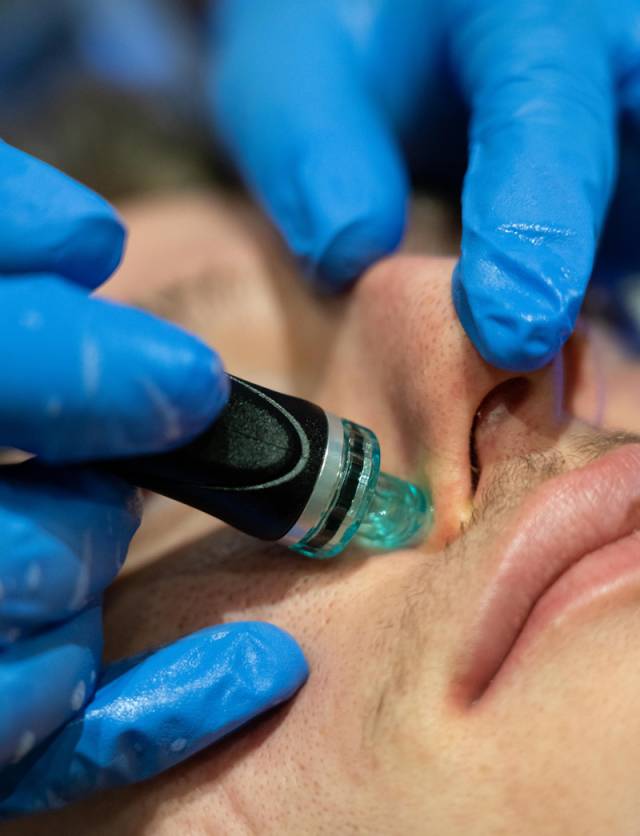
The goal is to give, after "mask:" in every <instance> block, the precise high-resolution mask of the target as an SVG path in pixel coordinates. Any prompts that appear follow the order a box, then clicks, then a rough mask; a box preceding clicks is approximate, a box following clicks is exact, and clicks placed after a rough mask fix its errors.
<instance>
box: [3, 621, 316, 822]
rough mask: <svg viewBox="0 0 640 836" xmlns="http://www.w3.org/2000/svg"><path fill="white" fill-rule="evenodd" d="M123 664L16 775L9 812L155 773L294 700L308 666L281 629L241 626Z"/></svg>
mask: <svg viewBox="0 0 640 836" xmlns="http://www.w3.org/2000/svg"><path fill="white" fill-rule="evenodd" d="M134 662H135V663H134V664H133V665H131V666H130V665H127V664H125V665H123V664H122V663H119V664H118V666H117V670H116V674H115V676H110V675H109V672H108V671H107V675H106V677H105V678H104V680H103V683H101V684H100V685H99V687H98V689H97V691H96V694H95V697H94V699H93V701H92V702H91V703H90V704H89V705H88V706H87V708H86V710H85V711H84V713H83V714H81V715H79V716H78V717H76V718H74V720H72V722H71V723H69V724H68V725H67V726H65V727H64V728H63V729H62V730H61V731H60V732H59V733H58V734H57V735H56V736H55V737H54V738H52V739H51V740H50V741H49V742H48V743H47V744H46V746H44V747H42V749H41V751H39V752H34V753H33V756H32V758H31V759H30V760H29V762H28V763H25V764H24V765H23V768H22V769H19V770H18V769H16V770H15V771H14V774H13V776H11V774H9V775H8V786H9V785H10V783H9V782H10V781H11V779H12V777H13V782H14V786H13V790H12V791H11V792H10V793H9V795H8V797H7V798H6V799H5V800H4V801H3V802H0V811H1V812H3V813H6V814H17V813H30V812H35V811H37V810H43V809H46V808H48V807H51V806H62V805H64V804H68V803H69V802H71V801H75V800H77V799H79V798H82V797H84V796H86V795H89V794H90V793H92V792H95V791H96V790H99V789H105V788H109V787H117V786H120V785H122V784H129V783H133V782H135V781H141V780H144V779H146V778H150V777H152V776H154V775H157V774H158V773H160V772H162V771H164V770H165V769H169V768H170V767H172V766H174V765H175V764H176V763H179V762H180V761H183V760H184V759H185V758H188V757H190V756H191V755H193V754H195V753H196V752H198V751H200V750H201V749H204V748H205V747H207V746H209V745H211V744H212V743H214V742H215V741H217V740H219V739H220V738H221V737H223V736H224V735H226V734H229V732H232V731H234V730H235V729H237V728H238V727H239V726H242V725H243V724H245V723H247V722H248V721H249V720H251V719H252V718H254V717H256V716H257V715H258V714H261V713H262V712H264V711H266V710H268V709H269V708H272V707H273V706H275V705H277V704H278V703H281V702H283V701H284V700H286V699H289V697H291V696H292V695H293V694H294V693H295V692H296V691H297V690H298V688H300V686H301V685H302V684H303V683H304V681H305V679H306V678H307V675H308V669H307V664H306V661H305V659H304V656H303V655H302V652H301V651H300V649H299V647H298V645H297V644H296V643H295V642H294V640H293V639H292V638H291V637H290V636H289V635H288V634H287V633H284V632H283V631H281V630H279V629H278V628H277V627H273V626H271V625H269V624H261V623H250V622H247V623H233V624H226V625H224V626H220V627H212V628H208V629H205V630H201V631H199V632H198V633H194V634H193V635H190V636H186V637H185V638H183V639H180V640H179V641H178V642H176V643H175V644H173V645H170V646H168V647H165V648H163V649H161V650H158V651H156V652H154V653H152V654H150V655H146V656H144V657H141V658H139V659H137V660H134Z"/></svg>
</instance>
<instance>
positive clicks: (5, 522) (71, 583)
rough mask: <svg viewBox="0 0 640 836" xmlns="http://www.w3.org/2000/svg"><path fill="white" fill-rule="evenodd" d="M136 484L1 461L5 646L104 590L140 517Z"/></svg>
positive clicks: (0, 610)
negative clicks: (133, 485)
mask: <svg viewBox="0 0 640 836" xmlns="http://www.w3.org/2000/svg"><path fill="white" fill-rule="evenodd" d="M140 511H141V508H140V502H139V501H138V494H137V492H136V491H135V490H134V489H133V488H131V487H129V486H128V485H127V484H125V483H124V482H121V481H120V480H119V479H116V478H112V477H110V476H108V475H106V474H104V475H103V474H97V473H95V472H93V471H90V470H89V469H86V468H85V469H80V468H77V469H73V470H71V469H70V470H67V469H65V470H59V469H52V468H48V467H46V466H44V465H42V464H39V463H38V462H36V461H29V462H27V463H25V464H20V465H14V466H5V467H3V468H0V554H2V561H1V562H0V647H2V646H7V645H10V644H12V643H14V642H16V641H17V640H22V639H23V638H24V637H25V636H27V635H29V634H31V633H33V632H34V631H35V630H38V629H40V628H42V627H44V626H47V625H50V624H52V623H53V622H57V621H62V620H63V619H67V618H69V617H70V616H72V615H74V614H76V613H77V612H78V611H79V610H81V609H83V608H84V607H86V606H87V603H88V602H89V601H90V600H93V599H95V597H96V596H97V595H99V594H101V593H102V591H103V590H104V589H105V587H106V586H107V585H108V584H109V583H111V581H112V580H113V579H114V578H115V576H116V575H117V573H118V571H119V570H120V568H121V566H122V564H123V562H124V559H125V556H126V553H127V547H128V545H129V542H130V540H131V538H132V537H133V535H134V533H135V531H136V529H137V527H138V524H139V522H140Z"/></svg>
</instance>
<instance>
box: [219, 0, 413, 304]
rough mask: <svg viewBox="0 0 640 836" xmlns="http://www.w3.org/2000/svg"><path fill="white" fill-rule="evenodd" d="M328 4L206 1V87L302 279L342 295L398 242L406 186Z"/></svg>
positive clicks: (318, 0)
mask: <svg viewBox="0 0 640 836" xmlns="http://www.w3.org/2000/svg"><path fill="white" fill-rule="evenodd" d="M331 7H332V4H329V3H326V2H324V0H311V1H310V2H305V3H299V2H297V0H280V1H279V2H278V3H272V2H269V0H258V2H256V0H229V2H222V3H214V4H212V15H211V17H212V20H211V33H212V39H213V46H212V66H211V69H210V74H209V78H210V99H211V105H212V109H213V112H214V115H215V123H216V126H217V128H218V130H219V132H220V135H221V138H222V140H223V142H224V144H225V146H226V147H227V149H228V150H229V151H230V153H231V155H232V157H233V159H234V160H235V162H236V163H237V165H238V167H239V169H240V171H241V173H242V175H243V177H244V178H245V179H246V181H247V183H248V184H249V186H250V188H251V189H252V190H253V191H254V192H255V193H256V195H257V197H258V198H259V199H260V200H261V201H262V202H263V204H264V205H265V207H266V208H267V210H268V211H269V213H270V214H271V216H272V217H273V219H274V221H275V223H276V224H277V226H278V227H279V229H280V230H281V232H282V234H283V235H284V237H285V239H286V241H287V243H288V244H289V246H290V247H291V249H292V250H293V252H294V253H295V254H296V255H297V256H298V257H299V258H300V259H302V261H303V262H304V263H305V264H306V266H307V267H308V269H309V270H310V272H311V273H312V274H314V275H315V276H316V278H317V279H319V281H320V282H321V283H322V285H323V286H324V287H331V288H340V287H342V286H344V285H345V284H347V283H349V282H351V281H352V280H353V279H355V278H356V277H357V276H358V275H359V274H360V273H361V272H362V271H363V270H364V268H365V267H367V266H368V265H369V264H371V263H372V262H373V261H375V260H376V259H377V258H379V257H380V256H382V255H385V254H387V253H389V252H390V251H392V250H393V249H394V248H395V247H396V246H397V244H398V243H399V241H400V238H401V236H402V232H403V228H404V222H405V207H406V201H407V180H406V173H405V170H404V164H403V161H402V159H401V155H400V153H399V149H398V148H397V146H396V143H395V140H394V138H393V137H392V136H391V133H390V131H389V128H388V126H387V125H386V122H385V120H384V118H383V116H382V114H381V112H380V111H379V109H378V107H377V105H376V104H375V102H374V100H373V97H372V94H371V93H370V91H369V89H368V87H367V85H366V82H365V79H364V78H363V77H362V74H361V72H360V70H359V68H358V63H357V61H356V60H355V55H354V50H353V44H352V43H351V41H350V38H349V37H348V35H347V33H346V32H345V30H344V28H343V27H342V26H341V25H340V22H339V20H338V19H337V18H336V16H335V15H334V14H333V13H332V8H331Z"/></svg>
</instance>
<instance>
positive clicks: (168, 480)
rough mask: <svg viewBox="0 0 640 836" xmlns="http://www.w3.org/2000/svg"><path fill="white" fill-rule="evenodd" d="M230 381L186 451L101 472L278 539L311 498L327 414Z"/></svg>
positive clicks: (113, 463)
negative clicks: (215, 412)
mask: <svg viewBox="0 0 640 836" xmlns="http://www.w3.org/2000/svg"><path fill="white" fill-rule="evenodd" d="M229 377H230V381H231V395H230V397H229V402H228V404H227V406H226V407H225V409H224V410H223V411H222V413H221V414H220V415H219V416H218V418H217V420H216V421H214V422H213V424H212V425H211V426H210V427H208V428H207V429H206V430H205V431H204V432H203V433H201V434H200V435H199V436H198V437H197V438H195V439H194V440H193V441H191V442H190V443H189V444H186V445H185V446H183V447H180V448H178V449H176V450H172V451H171V452H169V453H160V454H154V455H149V456H136V457H130V458H124V459H116V460H110V461H109V462H107V463H105V466H106V467H107V468H108V469H109V470H110V471H112V472H114V473H117V474H118V475H120V476H122V477H124V478H125V479H126V480H127V481H129V482H131V483H133V484H135V485H137V486H138V487H141V488H148V489H149V490H152V491H155V492H156V493H161V494H164V495H165V496H169V497H171V498H172V499H177V500H179V501H180V502H184V503H186V504H187V505H191V506H193V507H194V508H199V509H201V510H202V511H206V512H207V513H209V514H212V515H213V516H214V517H218V518H219V519H221V520H224V522H227V523H229V525H232V526H233V527H234V528H238V529H240V530H241V531H244V532H246V533H247V534H251V535H253V536H254V537H259V538H260V539H261V540H279V539H280V538H281V537H283V536H284V535H285V534H286V533H287V532H288V531H289V530H290V529H291V528H292V527H293V525H294V524H295V523H296V522H297V520H298V519H299V517H300V515H301V513H302V511H303V509H304V507H305V505H306V504H307V500H308V499H309V497H310V496H311V493H312V491H313V488H314V485H315V483H316V479H317V477H318V473H319V472H320V468H321V466H322V462H323V459H324V453H325V449H326V446H327V436H328V421H327V415H326V413H325V412H324V411H323V410H322V409H321V408H320V407H318V406H316V405H315V404H312V403H310V402H309V401H305V400H302V399H301V398H294V397H292V396H291V395H283V394H281V393H280V392H274V391H273V390H271V389H266V388H264V387H263V386H258V385H257V384H255V383H249V382H247V381H245V380H241V379H240V378H237V377H233V376H231V375H230V376H229Z"/></svg>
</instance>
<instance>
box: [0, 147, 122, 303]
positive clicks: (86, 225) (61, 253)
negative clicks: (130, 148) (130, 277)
mask: <svg viewBox="0 0 640 836" xmlns="http://www.w3.org/2000/svg"><path fill="white" fill-rule="evenodd" d="M124 237H125V233H124V228H123V227H122V224H121V223H120V220H119V219H118V216H117V215H116V213H115V211H114V210H113V209H112V208H111V206H109V204H108V203H107V202H106V201H105V200H103V199H102V198H101V197H99V196H98V195H97V194H95V193H94V192H92V191H90V190H89V189H87V188H86V187H85V186H82V185H81V184H80V183H78V182H76V181H75V180H72V179H71V178H70V177H67V176H66V175H65V174H63V173H62V172H61V171H58V170H57V169H55V168H53V167H52V166H49V165H47V164H46V163H43V162H41V161H40V160H37V159H35V158H34V157H31V156H29V155H28V154H25V153H23V152H22V151H19V150H18V149H17V148H12V147H11V146H10V145H7V143H5V142H1V141H0V274H2V273H37V272H51V273H56V274H58V275H60V276H64V277H65V278H67V279H71V280H72V281H74V282H77V283H78V284H81V285H85V286H87V287H91V288H93V287H96V286H97V285H99V284H100V283H101V282H102V281H104V280H105V279H106V278H107V277H108V276H110V275H111V273H112V272H113V271H114V270H115V268H116V267H117V265H118V262H119V261H120V258H121V257H122V249H123V246H124Z"/></svg>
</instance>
